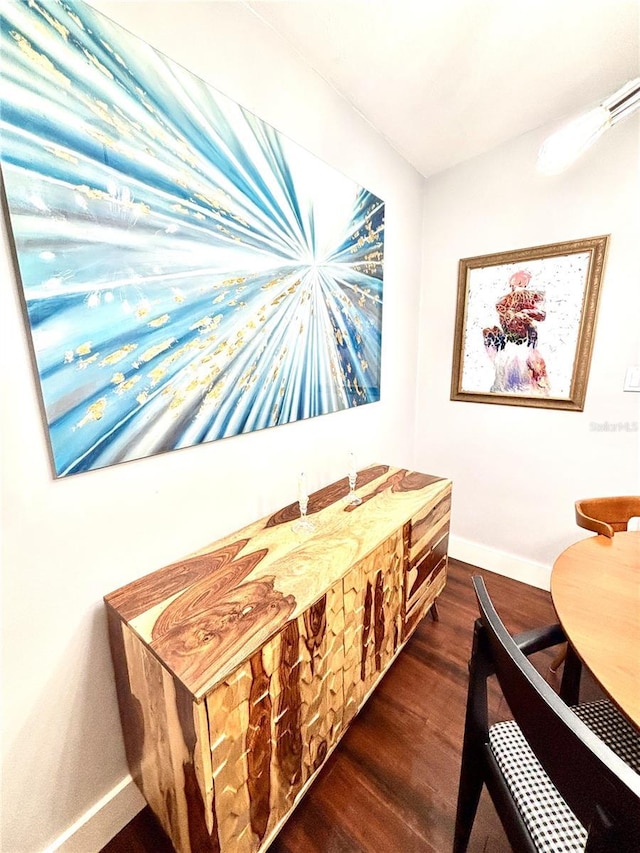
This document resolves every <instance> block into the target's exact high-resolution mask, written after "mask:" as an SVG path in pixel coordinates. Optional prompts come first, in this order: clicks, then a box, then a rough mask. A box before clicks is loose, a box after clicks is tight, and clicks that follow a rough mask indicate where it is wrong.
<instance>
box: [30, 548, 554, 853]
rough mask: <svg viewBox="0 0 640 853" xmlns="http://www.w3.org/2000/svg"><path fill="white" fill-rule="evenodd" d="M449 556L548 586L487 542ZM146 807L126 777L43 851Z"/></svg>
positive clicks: (70, 845) (101, 841)
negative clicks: (488, 545)
mask: <svg viewBox="0 0 640 853" xmlns="http://www.w3.org/2000/svg"><path fill="white" fill-rule="evenodd" d="M449 556H450V557H453V558H454V559H456V560H462V561H463V562H464V563H471V565H473V566H478V567H479V568H481V569H487V570H488V571H491V572H496V574H499V575H504V576H505V577H508V578H513V580H517V581H521V582H522V583H527V584H530V585H531V586H535V587H538V588H539V589H545V590H548V589H549V579H550V576H551V568H550V567H549V566H544V565H542V564H540V563H534V562H532V561H531V560H523V559H522V558H521V557H515V556H513V554H507V553H505V552H504V551H496V550H495V549H494V548H489V547H487V546H486V545H478V544H477V543H475V542H469V541H468V540H466V539H461V538H460V537H458V536H452V537H450V539H449ZM144 806H145V801H144V798H143V796H142V794H141V793H140V791H139V790H138V788H137V786H136V784H135V782H134V781H133V779H132V778H131V776H125V778H124V779H122V780H121V781H120V782H119V783H118V784H117V785H116V786H115V787H114V788H112V789H111V791H109V792H108V793H107V794H106V795H105V796H104V797H103V798H102V799H101V800H99V801H98V802H97V803H96V804H95V805H94V806H92V807H91V808H90V809H89V810H88V811H87V812H85V813H84V814H83V815H82V817H81V818H80V819H79V820H77V821H76V822H75V823H74V824H73V826H70V827H69V829H67V830H66V832H64V833H63V834H62V835H61V836H60V837H59V838H57V839H56V841H54V842H53V844H51V845H50V846H49V847H47V848H46V850H45V851H43V853H98V851H99V850H101V849H102V848H103V847H104V846H105V844H107V843H108V842H109V841H111V839H112V838H113V837H114V836H115V835H117V834H118V832H120V830H121V829H122V828H123V827H124V826H126V825H127V824H128V823H129V821H130V820H132V819H133V818H134V817H135V816H136V815H137V814H138V812H139V811H140V810H141V809H142V808H143V807H144Z"/></svg>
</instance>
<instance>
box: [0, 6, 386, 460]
mask: <svg viewBox="0 0 640 853" xmlns="http://www.w3.org/2000/svg"><path fill="white" fill-rule="evenodd" d="M0 16H1V27H2V31H1V42H0V62H1V63H2V67H1V79H2V91H1V93H0V96H1V98H2V112H1V123H0V135H1V165H2V173H3V178H4V185H5V192H6V196H7V201H8V206H9V214H10V217H9V218H10V225H11V230H12V232H13V238H14V243H15V248H16V254H17V258H18V264H19V268H20V277H21V283H22V287H23V290H24V300H25V303H26V308H27V315H28V321H29V328H30V332H31V336H32V341H33V350H34V354H35V359H36V363H37V369H38V374H39V380H40V386H41V390H42V399H43V404H44V409H45V412H46V418H47V422H48V430H49V436H50V443H51V449H52V456H53V460H54V466H55V471H56V475H57V476H63V475H67V474H71V473H75V472H80V471H87V470H91V469H95V468H100V467H102V466H105V465H111V464H113V463H116V462H121V461H125V460H129V459H138V458H141V457H145V456H149V455H151V454H155V453H159V452H163V451H168V450H173V449H176V448H181V447H188V446H191V445H194V444H198V443H201V442H206V441H212V440H216V439H221V438H224V437H226V436H232V435H237V434H239V433H244V432H249V431H252V430H257V429H263V428H266V427H271V426H276V425H279V424H285V423H289V422H291V421H295V420H299V419H301V418H309V417H313V416H316V415H321V414H326V413H329V412H335V411H338V410H341V409H347V408H349V407H352V406H359V405H362V404H365V403H371V402H375V401H377V400H378V399H379V396H380V353H381V326H382V270H383V247H384V243H383V234H384V204H383V202H382V201H381V200H380V199H379V198H377V197H376V196H375V195H373V194H372V193H371V192H368V191H367V190H365V189H363V188H362V187H360V186H358V185H357V184H356V183H354V182H353V181H352V180H349V179H348V178H346V177H345V176H344V175H342V174H340V173H338V172H336V171H335V170H334V169H332V168H330V167H329V166H328V165H327V164H325V163H323V162H322V161H321V160H319V159H318V158H317V157H315V156H313V155H312V154H310V153H309V152H308V151H306V150H305V149H303V148H302V147H300V146H299V145H297V144H296V143H294V142H293V141H291V140H290V139H288V138H287V137H285V136H283V135H282V134H280V133H278V132H277V131H276V130H275V129H274V128H273V127H271V126H269V125H267V124H265V123H264V122H263V121H261V120H260V119H259V118H257V117H256V116H255V115H253V114H252V113H250V112H248V111H247V110H245V109H243V108H242V107H241V106H240V105H238V104H237V103H235V102H234V101H232V100H230V99H229V98H227V97H225V96H224V95H222V94H221V93H220V92H218V91H216V90H214V89H212V88H211V87H210V86H208V85H207V84H206V83H204V82H203V81H202V80H200V79H198V78H197V77H195V76H194V75H193V74H191V73H190V72H188V71H187V70H185V69H184V68H183V67H181V66H179V65H177V64H176V63H174V62H172V61H171V60H169V59H168V58H167V57H165V56H163V55H162V54H160V53H158V52H157V51H155V50H154V49H153V48H152V47H150V46H149V45H147V44H146V43H144V42H143V41H141V40H140V39H138V38H136V37H135V36H133V35H131V34H130V33H128V32H126V31H125V30H123V29H122V28H121V27H119V26H117V25H116V24H114V23H113V22H111V21H110V20H109V19H107V18H105V17H104V16H103V15H101V14H99V13H97V12H95V11H94V10H92V9H91V8H90V7H89V6H87V5H85V4H84V3H82V2H80V0H3V3H2V7H1V10H0Z"/></svg>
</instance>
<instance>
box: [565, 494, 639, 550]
mask: <svg viewBox="0 0 640 853" xmlns="http://www.w3.org/2000/svg"><path fill="white" fill-rule="evenodd" d="M575 507H576V524H577V525H578V527H583V528H584V529H585V530H593V531H594V532H595V533H599V534H601V535H602V536H608V537H609V539H613V536H614V534H615V533H619V532H620V531H621V530H626V529H627V525H628V523H629V519H630V518H634V517H636V516H638V517H640V496H639V495H626V496H622V497H611V498H586V499H583V500H580V501H576V504H575Z"/></svg>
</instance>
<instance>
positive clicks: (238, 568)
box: [105, 465, 451, 699]
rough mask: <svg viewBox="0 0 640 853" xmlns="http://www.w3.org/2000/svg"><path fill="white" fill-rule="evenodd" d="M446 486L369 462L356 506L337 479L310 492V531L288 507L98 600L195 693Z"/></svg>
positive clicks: (438, 497)
mask: <svg viewBox="0 0 640 853" xmlns="http://www.w3.org/2000/svg"><path fill="white" fill-rule="evenodd" d="M450 487H451V484H450V481H449V480H446V479H443V478H440V477H434V476H431V475H428V474H420V473H418V472H414V471H408V470H407V469H402V468H393V467H390V466H388V465H374V466H372V467H370V468H366V469H365V470H363V471H360V472H359V473H358V478H357V484H356V489H357V492H358V495H359V497H360V498H361V499H362V503H361V504H360V505H359V506H350V505H348V504H347V503H346V502H345V500H344V498H345V497H346V495H347V493H348V483H347V479H346V478H344V479H343V480H339V481H337V482H336V483H332V484H331V485H330V486H326V487H325V488H323V489H320V490H319V491H317V492H315V493H313V494H312V495H310V497H309V507H308V515H309V517H310V518H311V519H312V520H313V521H314V522H315V525H316V529H315V531H314V532H312V533H304V534H300V533H296V532H295V531H294V530H293V529H292V525H293V522H294V521H295V520H296V518H298V517H299V510H298V505H297V503H295V504H290V505H289V506H286V507H284V508H283V509H281V510H279V511H277V512H276V513H274V514H273V515H270V516H267V517H265V518H263V519H260V520H259V521H256V522H253V523H251V524H249V525H247V526H246V527H244V528H242V529H241V530H239V531H237V532H236V533H233V534H231V535H229V536H227V537H224V538H223V539H219V540H217V541H216V542H214V543H212V544H210V545H208V546H206V547H205V548H203V549H201V550H200V551H198V552H196V553H195V554H192V555H191V556H189V557H186V558H185V559H184V560H180V561H179V562H176V563H173V564H171V565H169V566H165V567H164V568H161V569H158V570H157V571H155V572H153V573H151V574H149V575H146V576H144V577H142V578H140V579H138V580H135V581H133V582H132V583H130V584H128V585H127V586H124V587H121V588H120V589H118V590H116V591H114V592H112V593H110V594H109V595H107V596H105V601H106V603H107V605H108V607H110V608H112V609H113V611H115V613H117V614H118V616H119V617H120V618H121V619H122V620H123V621H124V622H126V623H127V624H128V625H129V626H130V628H131V629H132V630H133V631H135V633H136V634H137V635H138V636H139V637H140V639H141V640H142V641H143V642H144V643H145V644H146V645H147V646H148V647H149V648H150V649H151V650H152V651H153V653H154V654H155V655H156V656H157V657H158V658H159V659H160V660H161V661H162V663H163V664H164V665H165V666H166V667H167V668H168V669H169V670H171V671H172V672H173V673H174V675H176V676H177V677H178V678H179V679H180V681H181V682H182V683H183V684H184V685H185V687H186V688H187V689H188V690H189V691H190V692H191V693H192V694H193V695H194V696H195V697H196V699H201V698H202V697H203V696H204V695H205V694H206V693H207V692H208V691H209V690H210V689H211V687H212V686H213V685H214V684H216V683H217V682H219V681H220V680H221V679H223V678H224V677H226V676H227V675H229V673H231V672H232V671H233V669H235V667H236V666H237V665H238V664H239V663H240V662H241V661H243V660H246V659H247V658H248V657H249V656H250V655H251V654H253V652H254V651H256V650H257V649H258V648H260V646H262V645H263V644H264V643H265V642H266V641H267V640H268V639H269V638H270V637H271V636H272V635H273V634H275V633H276V632H277V631H278V630H280V629H281V628H282V626H283V625H284V624H286V622H288V621H289V620H291V619H295V618H297V617H298V616H299V615H300V614H301V613H303V612H304V611H305V610H307V609H308V608H309V607H310V606H311V605H312V604H314V603H315V602H316V601H317V600H318V599H319V598H321V597H322V595H324V594H325V593H326V591H327V590H328V589H329V588H330V587H331V586H333V584H334V583H337V582H338V581H339V580H340V579H341V578H342V577H343V575H344V574H345V573H346V572H347V571H348V569H349V568H350V567H351V566H353V565H355V564H356V563H358V562H359V561H360V560H361V559H363V558H365V557H366V556H367V555H368V554H370V553H371V552H372V551H373V550H374V549H375V548H376V547H377V546H378V545H380V544H381V543H382V542H384V541H385V540H386V539H387V538H388V537H389V536H391V535H392V534H393V533H394V532H395V531H396V530H398V529H399V528H402V526H403V525H404V524H405V523H406V522H407V521H409V520H410V519H411V518H412V517H413V516H414V515H415V513H417V512H419V511H420V510H422V509H423V508H425V507H426V508H427V509H428V508H429V507H430V506H435V505H436V504H437V503H438V502H439V501H440V500H441V499H442V498H443V496H444V494H445V493H446V492H447V491H448V490H449V489H450Z"/></svg>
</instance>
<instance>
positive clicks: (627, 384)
mask: <svg viewBox="0 0 640 853" xmlns="http://www.w3.org/2000/svg"><path fill="white" fill-rule="evenodd" d="M624 390H625V391H640V366H637V365H636V366H635V367H627V372H626V374H625V377H624Z"/></svg>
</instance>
